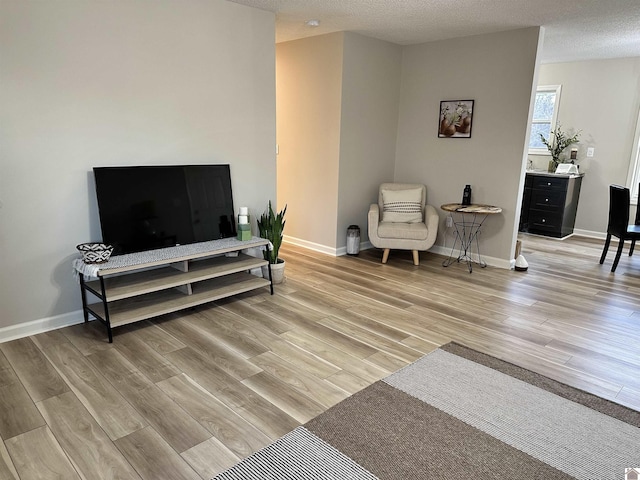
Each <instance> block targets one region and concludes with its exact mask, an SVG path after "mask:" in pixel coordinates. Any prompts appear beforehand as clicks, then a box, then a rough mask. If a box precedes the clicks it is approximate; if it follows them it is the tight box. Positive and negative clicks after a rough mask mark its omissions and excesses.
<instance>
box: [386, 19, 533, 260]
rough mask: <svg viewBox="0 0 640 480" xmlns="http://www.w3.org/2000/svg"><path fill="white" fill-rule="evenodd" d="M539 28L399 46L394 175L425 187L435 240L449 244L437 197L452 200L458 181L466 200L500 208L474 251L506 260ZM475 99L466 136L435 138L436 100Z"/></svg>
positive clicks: (517, 196) (458, 191) (512, 231)
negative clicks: (436, 227) (436, 219)
mask: <svg viewBox="0 0 640 480" xmlns="http://www.w3.org/2000/svg"><path fill="white" fill-rule="evenodd" d="M539 35H540V29H539V28H527V29H520V30H513V31H509V32H502V33H496V34H490V35H480V36H475V37H467V38H456V39H452V40H446V41H442V42H432V43H426V44H423V45H415V46H408V47H404V49H403V61H402V87H401V95H400V119H399V126H398V140H397V145H398V146H397V151H396V165H395V181H397V182H418V183H424V184H425V185H426V186H427V202H428V203H430V204H431V205H434V206H435V207H436V209H438V212H439V214H440V217H441V223H440V233H439V238H438V241H437V245H439V246H444V244H445V243H447V244H448V245H450V244H451V241H452V240H451V238H450V233H451V229H446V227H445V222H444V219H445V214H444V212H443V211H441V210H440V208H439V207H440V205H442V204H444V203H453V202H460V201H461V199H462V190H463V188H464V186H465V184H470V185H471V187H472V190H473V194H472V201H473V202H474V203H487V204H491V205H497V206H500V207H502V209H503V213H502V214H500V215H495V216H493V217H491V218H489V219H488V220H487V222H486V223H485V227H484V229H483V233H482V240H481V243H482V252H483V254H484V255H486V256H488V257H493V259H494V260H493V261H492V263H494V264H503V265H504V266H506V267H508V265H509V260H510V259H511V258H512V253H513V250H514V245H515V235H516V230H517V220H516V217H517V216H518V215H519V213H520V212H519V211H520V198H521V194H520V192H521V188H522V185H521V184H522V177H523V168H524V160H525V155H524V147H525V145H526V142H527V141H528V133H527V132H528V128H527V126H528V123H529V121H530V120H529V109H530V103H531V94H532V91H533V89H534V85H535V67H536V58H537V51H538V43H539ZM468 99H470V100H475V105H474V113H473V126H472V132H471V138H469V139H459V138H438V137H437V131H438V121H439V118H438V117H439V108H440V101H441V100H468Z"/></svg>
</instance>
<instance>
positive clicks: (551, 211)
mask: <svg viewBox="0 0 640 480" xmlns="http://www.w3.org/2000/svg"><path fill="white" fill-rule="evenodd" d="M582 176H583V175H557V174H554V173H538V172H527V174H526V178H525V182H524V195H523V196H522V212H521V214H520V228H519V230H520V231H521V232H526V233H535V234H538V235H546V236H547V237H556V238H562V237H566V236H567V235H571V234H572V233H573V226H574V224H575V222H576V212H577V211H578V198H579V196H580V186H581V184H582Z"/></svg>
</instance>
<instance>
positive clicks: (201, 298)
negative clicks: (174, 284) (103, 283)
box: [88, 272, 270, 327]
mask: <svg viewBox="0 0 640 480" xmlns="http://www.w3.org/2000/svg"><path fill="white" fill-rule="evenodd" d="M269 284H270V282H269V281H268V280H265V279H264V278H261V277H256V276H255V275H251V274H249V273H244V272H240V273H233V274H231V275H226V276H223V277H216V278H212V279H209V280H204V281H201V282H198V283H195V284H194V285H193V287H192V288H193V293H192V294H191V295H185V294H184V293H182V292H180V291H178V290H158V291H155V292H153V293H147V294H143V295H138V296H130V297H128V298H124V299H122V300H116V301H111V302H109V307H108V308H109V321H110V324H111V327H120V326H122V325H127V324H129V323H134V322H138V321H140V320H145V319H147V318H152V317H157V316H159V315H164V314H166V313H172V312H177V311H179V310H183V309H185V308H191V307H196V306H198V305H202V304H203V303H208V302H212V301H214V300H220V299H221V298H226V297H230V296H232V295H238V294H240V293H244V292H248V291H250V290H254V289H256V288H260V287H267V286H269ZM88 308H89V309H90V310H91V312H93V313H95V314H96V315H98V316H99V317H100V318H105V311H104V303H103V302H98V303H93V304H90V305H88Z"/></svg>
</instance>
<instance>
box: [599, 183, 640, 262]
mask: <svg viewBox="0 0 640 480" xmlns="http://www.w3.org/2000/svg"><path fill="white" fill-rule="evenodd" d="M630 203H631V193H630V192H629V189H628V188H625V187H621V186H619V185H610V186H609V225H607V240H606V241H605V242H604V250H603V251H602V256H601V257H600V264H601V265H602V264H603V263H604V259H605V257H606V256H607V251H608V250H609V243H611V236H612V235H613V236H614V237H617V238H618V250H617V251H616V258H615V259H614V260H613V265H611V271H612V272H615V271H616V267H617V266H618V261H619V260H620V255H621V254H622V248H623V247H624V241H625V240H631V247H629V256H631V255H633V249H634V248H635V246H636V240H638V239H640V208H639V209H637V211H636V219H635V224H632V225H629V205H630Z"/></svg>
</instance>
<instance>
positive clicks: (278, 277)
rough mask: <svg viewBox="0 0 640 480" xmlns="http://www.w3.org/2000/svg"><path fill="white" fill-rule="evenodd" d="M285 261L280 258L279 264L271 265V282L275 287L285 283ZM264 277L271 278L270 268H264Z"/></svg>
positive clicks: (264, 266)
mask: <svg viewBox="0 0 640 480" xmlns="http://www.w3.org/2000/svg"><path fill="white" fill-rule="evenodd" d="M284 264H285V262H284V260H282V259H281V258H278V263H272V264H271V280H272V282H273V284H274V285H277V284H279V283H282V282H283V281H284ZM262 276H263V277H264V278H266V279H268V278H269V266H268V265H263V266H262Z"/></svg>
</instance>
